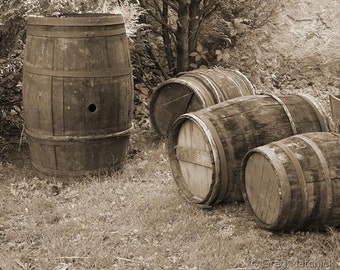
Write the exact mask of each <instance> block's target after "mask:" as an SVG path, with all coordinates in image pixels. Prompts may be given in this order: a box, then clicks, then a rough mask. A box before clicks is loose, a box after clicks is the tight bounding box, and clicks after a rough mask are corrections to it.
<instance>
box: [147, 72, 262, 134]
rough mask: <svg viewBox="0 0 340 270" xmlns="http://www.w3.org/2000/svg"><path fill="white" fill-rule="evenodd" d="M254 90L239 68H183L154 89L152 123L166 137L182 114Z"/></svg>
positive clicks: (151, 104) (151, 111) (151, 100)
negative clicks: (174, 76) (175, 75)
mask: <svg viewBox="0 0 340 270" xmlns="http://www.w3.org/2000/svg"><path fill="white" fill-rule="evenodd" d="M253 94H255V90H254V87H253V86H252V84H251V83H250V82H249V80H248V79H247V78H246V77H245V76H244V75H243V74H242V73H241V72H239V71H236V70H220V69H206V70H194V71H190V72H183V73H180V74H179V75H178V77H177V78H171V79H169V80H167V81H165V82H163V83H162V84H160V85H159V86H158V87H157V88H156V89H155V91H154V92H153V93H152V95H151V97H150V102H149V110H150V119H151V123H152V126H153V128H154V130H155V131H156V132H157V133H158V134H159V135H160V136H163V137H164V136H166V135H167V133H168V131H169V129H170V128H171V125H172V124H173V122H174V121H175V120H176V119H177V118H178V117H179V116H180V115H181V114H184V113H187V112H193V111H197V110H200V109H203V108H206V107H208V106H211V105H214V104H217V103H220V102H222V101H226V100H229V99H232V98H235V97H240V96H247V95H253Z"/></svg>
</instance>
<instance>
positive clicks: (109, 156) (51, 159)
mask: <svg viewBox="0 0 340 270" xmlns="http://www.w3.org/2000/svg"><path fill="white" fill-rule="evenodd" d="M132 83H133V82H132V68H131V63H130V55H129V48H128V42H127V36H126V32H125V25H124V20H123V17H122V16H121V15H112V14H74V15H70V16H64V17H60V18H59V17H58V18H57V17H29V18H28V20H27V38H26V50H25V60H24V79H23V105H24V117H25V131H26V134H27V136H28V143H29V148H30V154H31V159H32V163H33V166H34V167H35V168H36V169H37V170H38V171H40V172H41V173H44V174H47V175H56V176H64V175H65V176H66V175H72V174H81V173H84V172H86V171H97V170H98V169H101V168H103V167H105V166H108V165H118V164H119V163H121V162H122V160H123V159H124V158H125V156H126V151H127V148H128V144H129V133H130V129H131V126H132V122H131V121H132V112H133V85H132Z"/></svg>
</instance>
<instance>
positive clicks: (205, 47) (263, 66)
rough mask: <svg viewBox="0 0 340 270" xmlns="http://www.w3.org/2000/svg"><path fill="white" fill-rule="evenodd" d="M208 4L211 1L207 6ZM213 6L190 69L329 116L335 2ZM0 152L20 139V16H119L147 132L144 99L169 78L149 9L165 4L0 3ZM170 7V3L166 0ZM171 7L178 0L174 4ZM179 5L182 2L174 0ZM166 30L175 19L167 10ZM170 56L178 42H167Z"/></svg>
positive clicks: (89, 0) (339, 65)
mask: <svg viewBox="0 0 340 270" xmlns="http://www.w3.org/2000/svg"><path fill="white" fill-rule="evenodd" d="M209 1H210V2H209ZM209 1H204V3H208V4H209V3H213V4H215V5H216V6H217V8H216V9H215V10H214V12H212V14H210V15H209V16H208V17H207V18H206V19H205V21H204V23H203V24H202V27H201V28H200V29H199V30H200V32H199V35H198V39H197V47H196V48H195V49H193V50H191V51H189V52H188V53H189V59H190V65H189V69H196V68H211V67H215V66H220V67H223V68H231V69H238V70H240V71H241V72H242V73H244V74H245V75H246V76H248V78H249V79H250V80H251V82H252V83H253V84H254V86H255V87H256V88H257V92H258V93H261V92H268V91H269V92H274V93H301V92H302V93H309V94H312V95H314V96H316V97H320V98H321V101H322V102H323V104H324V106H325V108H326V110H327V111H328V113H329V103H328V95H329V94H339V88H340V81H339V74H340V56H339V54H340V53H339V51H340V45H339V42H338V40H339V39H340V34H339V32H340V31H339V29H340V25H339V24H340V23H339V20H338V18H339V17H340V8H339V5H340V3H339V1H337V0H329V1H321V2H320V3H319V2H318V3H316V2H315V1H312V0H308V1H300V0H289V1H282V0H270V1H267V0H248V1H246V0H241V1H236V0H228V1H219V0H209ZM0 2H1V5H0V48H1V50H0V143H1V142H2V144H1V147H0V151H1V149H4V148H6V147H9V146H10V145H11V144H12V143H13V144H14V143H17V141H18V140H19V138H20V137H21V135H22V132H21V131H22V125H23V119H22V109H23V108H22V106H21V95H22V67H23V61H24V60H23V57H24V48H25V20H24V19H25V17H26V16H28V15H30V14H38V15H51V14H60V13H65V12H66V13H67V12H99V13H122V14H123V16H124V18H125V22H126V28H127V33H128V36H129V40H130V51H131V59H132V63H133V66H134V77H135V84H134V85H135V105H136V106H135V118H134V121H135V124H136V125H137V126H138V127H141V128H143V129H151V126H150V121H149V112H148V107H147V104H148V97H149V96H150V94H151V92H152V91H153V89H154V88H155V87H156V86H157V85H158V84H159V83H160V82H162V81H164V80H166V79H168V78H170V77H173V76H175V74H176V73H174V69H173V67H171V66H169V63H168V61H167V58H168V56H169V55H168V52H167V48H166V46H165V45H164V38H162V29H161V28H162V27H161V26H162V25H161V23H160V21H159V20H156V19H154V17H153V16H154V14H153V13H155V10H156V9H157V8H159V9H160V8H161V7H162V4H163V5H164V3H168V1H167V0H149V1H141V2H140V3H144V4H143V5H142V6H144V8H142V7H141V5H140V4H139V1H133V0H111V1H108V0H69V1H66V0H62V1H57V0H29V1H23V0H0ZM170 2H171V1H170ZM175 2H177V1H175ZM178 2H180V1H178ZM167 23H168V25H169V27H172V28H174V29H175V30H176V23H178V14H177V13H176V11H175V10H174V9H171V7H170V8H169V18H168V22H167ZM170 41H171V44H172V51H171V57H173V58H174V59H176V57H177V55H176V50H175V47H176V42H177V40H176V38H174V37H173V36H172V37H171V40H170Z"/></svg>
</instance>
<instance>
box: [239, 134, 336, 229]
mask: <svg viewBox="0 0 340 270" xmlns="http://www.w3.org/2000/svg"><path fill="white" fill-rule="evenodd" d="M242 169H243V176H242V191H243V196H244V199H245V201H246V202H247V204H248V206H249V208H250V210H251V212H252V214H253V215H254V218H255V220H256V221H257V222H258V224H259V225H260V226H261V227H263V228H265V229H270V230H299V229H307V228H309V227H315V226H323V225H339V224H340V135H339V134H336V133H329V132H316V133H306V134H300V135H295V136H292V137H289V138H286V139H283V140H280V141H277V142H272V143H269V144H267V145H264V146H261V147H258V148H255V149H253V150H251V151H249V152H248V153H247V155H246V156H245V158H244V161H243V164H242Z"/></svg>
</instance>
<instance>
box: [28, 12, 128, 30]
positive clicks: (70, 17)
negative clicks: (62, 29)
mask: <svg viewBox="0 0 340 270" xmlns="http://www.w3.org/2000/svg"><path fill="white" fill-rule="evenodd" d="M26 22H27V25H36V26H39V25H41V26H70V27H74V26H100V25H115V24H124V18H123V16H122V15H121V14H111V13H65V14H61V15H60V16H58V17H57V16H35V15H30V16H27V17H26Z"/></svg>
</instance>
